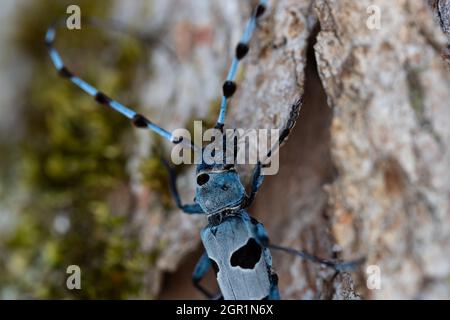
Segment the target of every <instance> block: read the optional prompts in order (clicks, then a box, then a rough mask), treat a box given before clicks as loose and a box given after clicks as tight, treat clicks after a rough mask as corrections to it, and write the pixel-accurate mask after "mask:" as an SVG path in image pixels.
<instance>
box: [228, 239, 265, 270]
mask: <svg viewBox="0 0 450 320" xmlns="http://www.w3.org/2000/svg"><path fill="white" fill-rule="evenodd" d="M261 253H262V250H261V246H260V245H259V244H258V243H257V242H256V240H255V239H253V238H250V239H249V240H248V241H247V243H246V244H245V245H244V246H242V247H240V248H239V249H237V250H236V251H235V252H233V255H232V256H231V259H230V263H231V266H233V267H241V268H242V269H253V268H254V267H255V265H256V264H257V263H258V261H259V260H260V259H261Z"/></svg>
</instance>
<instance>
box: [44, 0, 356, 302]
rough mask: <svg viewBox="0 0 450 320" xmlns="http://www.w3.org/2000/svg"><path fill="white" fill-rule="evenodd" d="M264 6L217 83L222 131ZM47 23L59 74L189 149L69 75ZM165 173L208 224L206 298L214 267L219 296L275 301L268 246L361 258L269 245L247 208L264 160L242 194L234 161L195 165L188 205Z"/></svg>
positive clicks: (201, 267)
mask: <svg viewBox="0 0 450 320" xmlns="http://www.w3.org/2000/svg"><path fill="white" fill-rule="evenodd" d="M266 9H267V0H260V1H259V3H258V4H257V6H256V8H255V9H254V10H253V11H252V14H251V17H250V19H249V21H248V22H247V25H246V27H245V31H244V34H243V35H242V38H241V39H240V41H239V43H238V45H237V46H236V50H235V56H234V58H233V60H232V62H231V66H230V69H229V72H228V75H227V77H226V80H225V82H224V84H223V88H222V90H223V96H222V102H221V107H220V113H219V117H218V119H217V123H216V126H215V128H217V129H220V130H222V132H223V128H224V124H225V114H226V111H227V106H228V101H229V99H230V98H231V97H232V96H233V94H234V93H235V91H236V82H235V78H236V73H237V70H238V67H239V64H240V62H241V60H242V59H243V58H244V57H245V56H246V54H247V53H248V51H249V43H250V40H251V37H252V34H253V31H254V29H255V28H256V26H257V21H258V19H260V18H262V17H263V16H264V14H265V11H266ZM57 26H58V24H55V25H54V26H51V27H50V28H49V29H48V30H47V33H46V36H45V43H46V45H47V48H48V50H49V55H50V58H51V60H52V62H53V64H54V65H55V67H56V69H57V71H58V72H59V74H60V75H61V76H62V77H63V78H66V79H68V80H69V81H70V82H72V83H73V84H75V85H76V86H78V87H79V88H80V89H82V90H83V91H85V92H86V93H88V94H89V95H91V96H92V97H94V98H95V100H96V101H97V102H98V103H100V104H103V105H106V106H108V107H110V108H112V109H114V110H116V111H118V112H119V113H121V114H122V115H124V116H125V117H127V118H128V119H130V120H131V121H132V123H133V124H134V125H135V126H136V127H137V128H144V129H150V130H151V131H153V132H155V133H157V134H158V135H160V136H161V137H163V138H164V139H166V140H169V141H170V142H172V143H174V144H178V143H183V144H185V145H187V146H189V147H191V148H193V147H194V146H193V144H192V143H190V142H189V141H186V140H185V139H183V138H181V137H176V136H174V135H173V134H172V133H170V132H169V131H167V130H165V129H163V128H161V127H160V126H158V125H156V124H154V123H153V122H151V121H150V120H149V119H147V118H146V117H144V116H143V115H141V114H139V113H136V112H135V111H133V110H131V109H129V108H127V107H126V106H124V105H122V104H120V103H119V102H117V101H115V100H113V99H111V98H109V97H108V96H107V95H106V94H104V93H103V92H101V91H99V90H97V89H96V88H94V87H93V86H91V85H90V84H89V83H87V82H85V81H84V80H82V79H81V78H79V77H78V76H76V75H74V74H73V73H72V72H71V71H70V70H69V69H68V68H67V67H66V66H65V65H64V63H63V61H62V59H61V56H60V55H59V53H58V51H57V50H56V49H55V47H54V40H55V34H56V27H57ZM301 105H302V99H301V98H300V99H299V100H298V101H296V102H295V103H294V104H293V105H292V106H291V111H290V115H289V119H288V121H287V123H286V125H285V126H284V128H283V130H282V131H281V134H280V136H279V139H278V144H276V146H274V147H272V149H270V150H269V152H268V154H267V157H268V158H270V156H271V155H272V154H273V152H274V151H275V149H276V148H278V147H279V145H280V144H281V143H282V142H284V141H285V140H286V138H287V137H288V135H289V133H290V131H291V129H292V128H293V126H294V125H295V122H296V120H297V118H298V116H299V111H300V107H301ZM164 163H165V165H166V168H167V169H168V171H169V177H170V189H171V191H172V194H173V197H174V200H175V203H176V205H177V206H178V207H179V208H180V209H181V210H182V211H183V212H185V213H187V214H204V215H206V216H207V218H208V225H207V226H206V227H205V228H204V229H203V230H202V232H201V239H202V242H203V246H204V247H205V249H206V252H205V253H204V254H203V255H202V257H201V258H200V260H199V262H198V263H197V265H196V267H195V270H194V273H193V276H192V279H193V283H194V285H195V287H197V288H198V289H199V290H200V291H201V292H202V293H203V294H205V295H206V296H207V297H209V298H213V297H214V295H213V294H211V293H210V292H208V291H207V290H206V289H205V288H204V287H203V286H202V285H201V284H200V281H201V279H202V278H203V276H204V275H205V274H206V273H207V272H208V271H209V270H210V269H211V267H212V268H213V269H214V270H215V272H216V276H217V281H218V284H219V288H220V291H221V294H222V296H223V298H224V299H279V298H280V295H279V291H278V277H277V275H276V274H275V273H274V272H273V270H272V257H271V254H270V251H269V249H274V250H280V251H284V252H287V253H290V254H293V255H296V256H299V257H301V258H303V259H306V260H308V261H312V262H315V263H319V264H322V265H325V266H328V267H330V268H333V269H334V270H336V272H339V271H346V270H351V269H353V268H355V267H356V266H357V265H358V264H360V263H362V261H363V259H359V260H355V261H351V262H342V263H339V262H335V261H331V260H326V259H321V258H318V257H316V256H313V255H311V254H308V253H306V252H304V251H298V250H294V249H290V248H286V247H282V246H278V245H274V244H270V243H269V238H268V235H267V233H266V230H265V229H264V227H263V225H262V224H261V223H259V222H258V221H257V220H256V219H254V218H251V217H250V216H249V214H248V213H247V211H246V210H245V209H246V208H248V207H249V206H250V205H251V204H252V202H253V200H254V199H255V196H256V193H257V191H258V189H259V188H260V187H261V184H262V182H263V175H262V173H261V170H262V168H263V165H264V163H263V162H261V161H260V162H258V164H257V165H256V167H255V169H254V171H253V176H252V179H251V191H250V193H249V194H247V193H246V191H245V188H244V186H243V184H242V183H241V180H240V177H239V174H238V173H237V171H236V169H235V167H234V165H229V164H225V163H226V162H225V161H222V162H221V163H213V164H206V163H205V162H202V163H200V164H199V165H197V168H196V183H197V186H196V195H195V199H194V203H192V204H182V202H181V198H180V195H179V193H178V190H177V186H176V176H175V173H174V170H173V169H172V168H171V167H170V166H169V165H168V163H167V162H164Z"/></svg>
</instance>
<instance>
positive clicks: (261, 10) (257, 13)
mask: <svg viewBox="0 0 450 320" xmlns="http://www.w3.org/2000/svg"><path fill="white" fill-rule="evenodd" d="M264 12H266V6H265V5H263V4H258V6H257V7H256V10H255V17H256V18H259V17H261V16H262V15H263V14H264Z"/></svg>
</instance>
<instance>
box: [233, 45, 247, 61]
mask: <svg viewBox="0 0 450 320" xmlns="http://www.w3.org/2000/svg"><path fill="white" fill-rule="evenodd" d="M247 53H248V45H246V44H245V43H242V42H239V44H238V45H237V47H236V58H238V60H241V59H242V58H243V57H245V55H246V54H247Z"/></svg>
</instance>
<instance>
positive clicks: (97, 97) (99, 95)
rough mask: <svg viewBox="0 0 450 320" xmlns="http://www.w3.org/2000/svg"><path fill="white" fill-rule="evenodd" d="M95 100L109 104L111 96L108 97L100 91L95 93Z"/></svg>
mask: <svg viewBox="0 0 450 320" xmlns="http://www.w3.org/2000/svg"><path fill="white" fill-rule="evenodd" d="M95 101H97V102H98V103H101V104H106V105H108V104H110V103H111V98H110V97H108V96H107V95H106V94H104V93H102V92H100V91H99V92H97V94H96V95H95Z"/></svg>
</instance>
